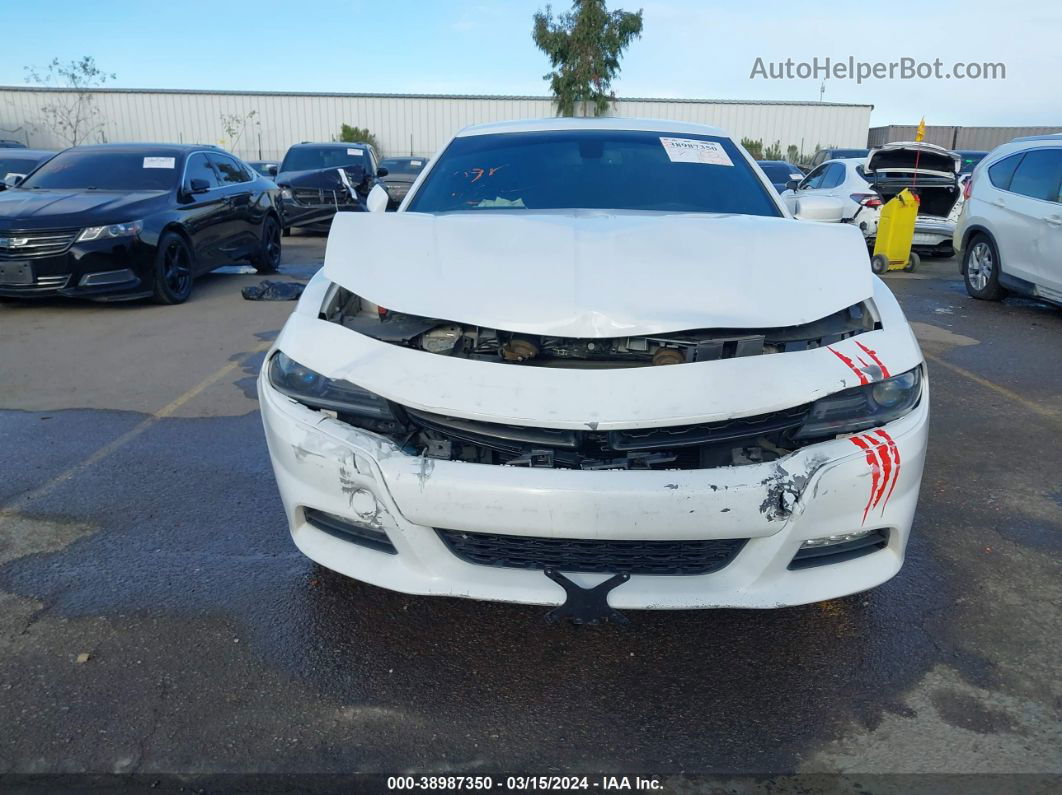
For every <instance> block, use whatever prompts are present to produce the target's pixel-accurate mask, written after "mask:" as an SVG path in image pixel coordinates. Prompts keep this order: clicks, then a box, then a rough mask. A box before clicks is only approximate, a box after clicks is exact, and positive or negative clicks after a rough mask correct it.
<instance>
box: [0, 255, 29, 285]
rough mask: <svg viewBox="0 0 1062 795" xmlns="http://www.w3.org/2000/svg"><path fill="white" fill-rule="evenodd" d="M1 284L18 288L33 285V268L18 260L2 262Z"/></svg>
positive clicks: (0, 266)
mask: <svg viewBox="0 0 1062 795" xmlns="http://www.w3.org/2000/svg"><path fill="white" fill-rule="evenodd" d="M0 284H2V285H11V286H17V287H25V286H27V285H30V284H33V266H32V265H31V264H30V263H28V262H24V261H18V260H16V261H13V262H0Z"/></svg>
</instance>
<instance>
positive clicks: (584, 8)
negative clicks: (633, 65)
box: [531, 0, 642, 116]
mask: <svg viewBox="0 0 1062 795" xmlns="http://www.w3.org/2000/svg"><path fill="white" fill-rule="evenodd" d="M534 21H535V24H534V29H533V31H532V34H531V35H532V38H533V39H534V40H535V44H536V46H538V48H539V49H540V50H542V51H543V52H544V53H546V55H548V56H549V61H550V65H551V66H552V67H553V71H552V72H550V73H549V74H547V75H544V76H543V78H542V79H543V80H549V81H550V88H551V89H552V90H553V99H554V102H556V104H557V113H558V114H559V115H561V116H574V115H575V111H576V109H577V108H578V109H579V110H581V111H582V115H584V116H588V115H590V114H589V113H587V111H588V110H590V111H592V113H593V115H594V116H600V115H602V114H603V113H606V112H607V111H608V109H609V105H610V104H611V103H612V102H613V101H615V99H616V97H615V95H614V94H613V93H612V91H611V87H612V80H613V78H614V77H615V76H616V75H617V74H619V70H620V65H619V62H620V56H621V55H622V54H623V51H624V50H626V49H627V47H628V46H630V43H631V42H632V41H633V40H634V39H637V38H641V35H642V12H641V10H638V11H637V12H631V11H622V10H618V11H609V10H608V8H607V7H606V6H605V0H573V2H572V10H571V11H570V12H568V13H566V14H561V15H560V16H558V17H557V18H556V19H554V18H553V10H552V9H551V8H550V6H548V5H547V6H546V10H545V11H539V12H538V13H536V14H535V16H534Z"/></svg>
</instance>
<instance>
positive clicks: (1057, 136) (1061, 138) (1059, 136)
mask: <svg viewBox="0 0 1062 795" xmlns="http://www.w3.org/2000/svg"><path fill="white" fill-rule="evenodd" d="M1026 141H1051V142H1054V143H1062V132H1057V133H1049V134H1047V135H1025V136H1022V137H1021V138H1015V139H1014V140H1013V141H1011V143H1012V144H1016V143H1025V142H1026Z"/></svg>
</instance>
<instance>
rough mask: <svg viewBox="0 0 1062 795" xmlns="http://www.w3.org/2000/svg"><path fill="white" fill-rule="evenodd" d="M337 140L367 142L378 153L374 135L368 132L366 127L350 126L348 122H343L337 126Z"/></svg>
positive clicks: (351, 142) (378, 145)
mask: <svg viewBox="0 0 1062 795" xmlns="http://www.w3.org/2000/svg"><path fill="white" fill-rule="evenodd" d="M339 140H340V141H343V142H345V143H349V144H369V145H370V146H371V147H372V148H373V149H375V150H376V154H377V155H379V154H380V144H379V143H378V142H377V141H376V136H375V135H373V134H372V133H371V132H369V128H368V127H351V126H350V125H349V124H343V125H341V126H340V128H339Z"/></svg>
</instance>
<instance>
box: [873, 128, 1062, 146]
mask: <svg viewBox="0 0 1062 795" xmlns="http://www.w3.org/2000/svg"><path fill="white" fill-rule="evenodd" d="M917 129H918V128H917V127H916V126H915V125H913V124H909V125H903V124H891V125H889V126H888V127H871V128H870V134H869V135H868V136H867V146H881V145H882V144H887V143H892V142H893V141H913V140H914V136H915V130H917ZM1057 132H1062V125H1060V126H1058V127H939V126H935V127H930V126H929V125H926V137H925V141H926V143H931V144H937V145H939V146H945V147H947V148H948V149H994V148H995V147H997V146H999V145H1000V144H1005V143H1007V142H1008V141H1013V140H1014V139H1015V138H1020V137H1022V136H1024V135H1049V134H1051V133H1057Z"/></svg>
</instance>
